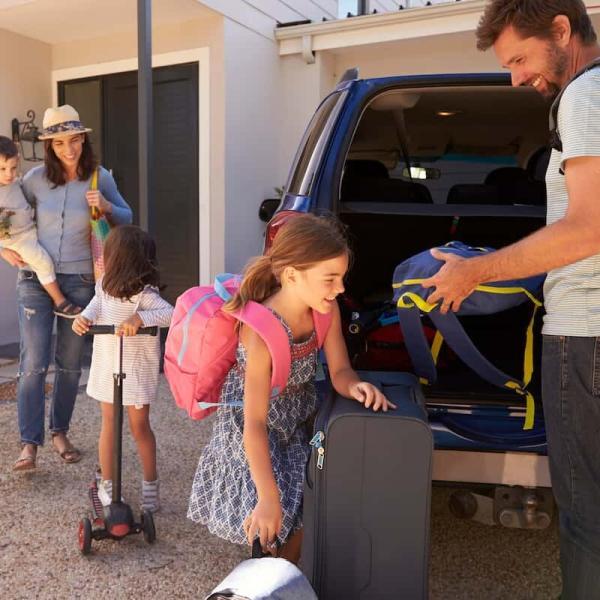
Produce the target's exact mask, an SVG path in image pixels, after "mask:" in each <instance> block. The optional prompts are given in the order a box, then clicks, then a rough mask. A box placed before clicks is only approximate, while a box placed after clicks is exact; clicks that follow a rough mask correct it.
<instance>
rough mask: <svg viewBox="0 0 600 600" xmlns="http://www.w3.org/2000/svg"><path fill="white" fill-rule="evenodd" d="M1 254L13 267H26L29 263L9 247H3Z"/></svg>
mask: <svg viewBox="0 0 600 600" xmlns="http://www.w3.org/2000/svg"><path fill="white" fill-rule="evenodd" d="M0 256H1V257H2V258H3V259H4V260H5V261H6V262H7V263H8V264H9V265H10V266H11V267H26V266H27V265H26V264H25V263H24V262H23V259H22V258H21V255H20V254H19V253H18V252H15V251H14V250H10V249H9V248H2V250H0Z"/></svg>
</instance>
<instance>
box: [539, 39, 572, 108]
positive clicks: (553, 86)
mask: <svg viewBox="0 0 600 600" xmlns="http://www.w3.org/2000/svg"><path fill="white" fill-rule="evenodd" d="M547 59H548V73H551V77H552V81H550V80H548V79H546V78H545V77H544V79H546V86H547V90H545V91H544V96H545V97H546V98H547V99H548V100H553V99H554V98H556V96H558V94H559V92H560V90H561V88H562V86H561V84H560V83H557V82H558V81H562V80H563V77H564V75H565V73H566V72H567V67H568V64H569V56H568V54H567V52H566V50H562V49H561V48H559V47H558V45H556V44H554V43H553V42H550V44H548V51H547Z"/></svg>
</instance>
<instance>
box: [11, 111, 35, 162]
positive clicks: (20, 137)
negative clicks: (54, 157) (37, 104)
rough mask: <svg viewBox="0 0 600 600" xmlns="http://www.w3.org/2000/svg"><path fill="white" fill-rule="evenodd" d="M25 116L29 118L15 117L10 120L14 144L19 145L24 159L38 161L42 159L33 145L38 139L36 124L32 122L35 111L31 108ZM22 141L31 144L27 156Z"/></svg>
mask: <svg viewBox="0 0 600 600" xmlns="http://www.w3.org/2000/svg"><path fill="white" fill-rule="evenodd" d="M27 118H28V119H29V120H28V121H19V119H16V118H15V119H13V120H12V123H11V125H12V139H13V142H15V144H18V145H19V146H20V148H21V154H22V156H23V159H24V160H28V161H31V162H38V161H40V160H42V158H41V157H39V156H37V154H36V153H35V145H36V143H37V142H39V141H40V139H39V135H40V134H39V131H38V128H37V125H36V124H35V123H34V119H35V112H34V111H33V110H28V111H27ZM23 142H29V143H30V144H31V154H30V155H29V156H26V155H25V148H24V147H23Z"/></svg>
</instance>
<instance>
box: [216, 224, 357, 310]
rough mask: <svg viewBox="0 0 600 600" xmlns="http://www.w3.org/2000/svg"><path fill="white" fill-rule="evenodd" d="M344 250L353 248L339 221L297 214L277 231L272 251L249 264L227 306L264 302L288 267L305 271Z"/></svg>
mask: <svg viewBox="0 0 600 600" xmlns="http://www.w3.org/2000/svg"><path fill="white" fill-rule="evenodd" d="M342 254H347V255H350V250H349V249H348V244H347V242H346V237H345V235H344V231H343V228H342V225H341V223H339V221H337V220H336V219H334V218H333V217H317V216H315V215H312V214H299V215H298V216H294V217H292V218H291V219H290V220H289V221H288V222H287V223H285V225H283V226H282V228H281V229H280V230H279V231H278V232H277V235H276V236H275V239H274V240H273V245H272V246H271V248H270V249H269V251H268V252H267V253H266V254H265V255H264V256H259V257H257V258H255V259H254V260H252V261H251V262H250V263H249V264H248V266H247V267H246V269H245V271H244V276H243V279H242V283H241V285H240V288H239V290H238V293H237V294H236V295H235V296H234V297H233V298H232V299H231V300H230V301H229V302H227V304H226V305H225V306H224V307H223V308H224V310H227V311H234V310H238V309H240V308H242V307H244V306H245V305H246V303H247V302H249V301H250V300H254V301H255V302H264V301H265V300H266V299H267V298H268V297H269V296H271V295H273V294H274V293H275V292H276V291H277V290H278V289H279V288H280V287H281V284H280V277H281V273H282V272H283V270H284V269H285V268H286V267H294V268H296V269H298V270H299V271H305V270H306V269H310V268H311V267H313V266H314V265H315V264H317V263H319V262H321V261H324V260H329V259H331V258H336V257H338V256H341V255H342Z"/></svg>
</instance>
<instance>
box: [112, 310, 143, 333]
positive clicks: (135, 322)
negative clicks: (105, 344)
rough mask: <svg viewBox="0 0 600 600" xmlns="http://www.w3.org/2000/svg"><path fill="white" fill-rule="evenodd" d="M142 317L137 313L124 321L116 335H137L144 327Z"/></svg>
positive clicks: (117, 329)
mask: <svg viewBox="0 0 600 600" xmlns="http://www.w3.org/2000/svg"><path fill="white" fill-rule="evenodd" d="M143 324H144V323H143V322H142V319H140V316H139V315H138V314H137V313H135V314H134V315H131V317H129V319H127V320H126V321H123V322H122V323H121V324H120V325H119V326H118V327H117V328H116V330H115V335H124V336H131V335H135V334H136V333H137V331H138V329H139V328H140V327H141V326H142V325H143Z"/></svg>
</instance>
